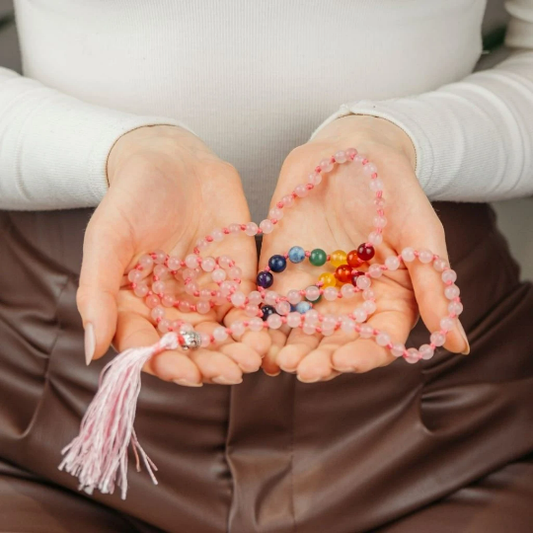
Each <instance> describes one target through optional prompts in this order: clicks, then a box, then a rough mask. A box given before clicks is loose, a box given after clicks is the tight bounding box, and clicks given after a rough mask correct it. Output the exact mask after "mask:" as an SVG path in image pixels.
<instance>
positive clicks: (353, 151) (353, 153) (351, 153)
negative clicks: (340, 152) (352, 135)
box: [345, 148, 357, 159]
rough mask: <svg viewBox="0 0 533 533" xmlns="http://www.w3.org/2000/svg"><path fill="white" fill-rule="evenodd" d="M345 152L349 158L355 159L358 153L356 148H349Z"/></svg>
mask: <svg viewBox="0 0 533 533" xmlns="http://www.w3.org/2000/svg"><path fill="white" fill-rule="evenodd" d="M345 153H346V158H347V159H353V158H354V157H355V156H356V155H357V150H356V149H355V148H348V150H346V152H345Z"/></svg>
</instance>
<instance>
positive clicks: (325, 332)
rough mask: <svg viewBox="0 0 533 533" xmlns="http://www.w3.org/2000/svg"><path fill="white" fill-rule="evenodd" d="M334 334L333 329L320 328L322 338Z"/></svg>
mask: <svg viewBox="0 0 533 533" xmlns="http://www.w3.org/2000/svg"><path fill="white" fill-rule="evenodd" d="M334 333H335V329H334V328H324V327H323V328H322V335H323V336H324V337H330V336H331V335H333V334H334Z"/></svg>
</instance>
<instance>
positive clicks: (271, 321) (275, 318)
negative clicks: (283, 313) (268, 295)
mask: <svg viewBox="0 0 533 533" xmlns="http://www.w3.org/2000/svg"><path fill="white" fill-rule="evenodd" d="M282 323H283V322H282V320H281V317H280V316H279V315H276V314H273V315H270V316H269V317H268V318H267V324H268V327H269V328H270V329H279V328H280V327H281V325H282Z"/></svg>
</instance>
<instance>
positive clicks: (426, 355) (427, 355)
mask: <svg viewBox="0 0 533 533" xmlns="http://www.w3.org/2000/svg"><path fill="white" fill-rule="evenodd" d="M419 352H420V357H421V358H422V359H426V360H427V359H431V358H432V357H433V354H434V353H435V352H434V350H433V348H432V347H431V346H430V345H429V344H422V346H420V349H419Z"/></svg>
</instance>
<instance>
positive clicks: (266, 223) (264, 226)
mask: <svg viewBox="0 0 533 533" xmlns="http://www.w3.org/2000/svg"><path fill="white" fill-rule="evenodd" d="M259 227H260V228H261V230H262V231H263V233H264V234H265V235H268V234H269V233H272V232H273V231H274V224H272V221H271V220H269V219H268V218H265V220H262V221H261V223H260V224H259Z"/></svg>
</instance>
